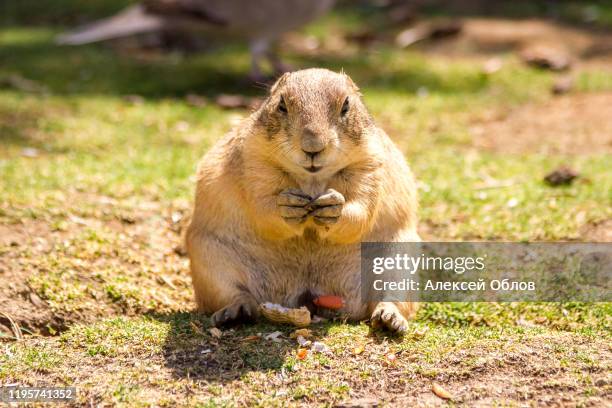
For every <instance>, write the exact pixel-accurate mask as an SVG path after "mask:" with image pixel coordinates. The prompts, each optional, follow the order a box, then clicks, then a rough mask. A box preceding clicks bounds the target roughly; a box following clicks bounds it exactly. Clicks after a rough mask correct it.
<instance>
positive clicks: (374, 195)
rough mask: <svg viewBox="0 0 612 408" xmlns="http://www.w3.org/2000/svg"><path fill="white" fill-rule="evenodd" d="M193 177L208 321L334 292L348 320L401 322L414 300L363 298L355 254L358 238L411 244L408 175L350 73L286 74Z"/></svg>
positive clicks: (194, 236) (196, 252)
mask: <svg viewBox="0 0 612 408" xmlns="http://www.w3.org/2000/svg"><path fill="white" fill-rule="evenodd" d="M197 180H198V181H197V190H196V195H195V208H194V211H193V216H192V219H191V224H190V226H189V228H188V230H187V233H186V244H187V251H188V254H189V258H190V262H191V275H192V279H193V286H194V289H195V298H196V301H197V305H198V308H199V310H201V311H202V312H205V313H212V317H211V320H212V323H213V324H214V325H217V326H218V325H223V324H226V323H231V322H234V321H238V320H248V319H255V318H257V317H258V313H259V312H258V310H259V309H258V308H259V304H260V303H262V302H272V303H278V304H281V305H283V306H286V307H298V306H301V305H304V304H305V303H308V302H309V301H310V300H311V299H313V298H314V297H317V296H319V295H337V296H340V297H342V298H343V299H344V302H345V304H344V307H343V309H342V310H341V311H342V313H343V314H344V315H345V316H347V317H348V318H350V319H352V320H363V319H367V318H370V320H371V322H372V324H373V326H375V327H384V328H387V329H389V330H391V331H399V332H401V331H404V330H406V328H407V320H406V319H408V318H411V317H413V316H414V314H415V313H416V309H417V305H418V304H417V303H410V302H401V303H399V302H396V303H390V302H379V303H364V302H362V301H361V292H360V291H361V276H360V275H361V272H360V256H359V255H360V242H362V241H366V242H398V241H418V240H419V236H418V234H417V232H416V225H417V218H416V208H417V198H416V188H415V182H414V179H413V176H412V173H411V171H410V169H409V167H408V165H407V163H406V161H405V159H404V156H403V155H402V153H401V152H400V151H399V150H398V149H397V147H396V146H395V145H394V144H393V142H392V141H391V140H390V139H389V137H388V136H387V135H386V134H385V132H384V131H383V130H382V129H380V128H379V127H377V126H376V124H375V123H374V120H373V119H372V117H371V116H370V114H369V113H368V111H367V110H366V107H365V106H364V104H363V102H362V100H361V95H360V93H359V89H358V88H357V86H356V85H355V84H354V83H353V81H352V80H351V79H350V78H349V77H348V76H347V75H345V74H344V73H334V72H331V71H329V70H326V69H307V70H303V71H297V72H292V73H287V74H284V75H283V76H282V77H280V78H279V79H278V80H277V82H276V83H275V84H274V85H273V86H272V88H271V89H270V93H269V96H268V98H267V99H266V100H265V102H264V103H263V104H262V105H261V107H260V108H259V109H258V110H257V111H255V112H254V113H252V114H251V115H250V116H249V117H248V118H246V119H244V120H243V121H242V122H241V123H240V124H239V125H238V126H237V127H236V128H235V129H234V130H232V131H231V132H230V133H229V134H228V135H227V136H225V137H224V138H223V139H222V140H221V141H219V142H218V143H217V144H216V145H215V146H214V147H213V148H212V149H211V150H210V151H209V152H208V153H207V154H206V155H205V156H204V158H203V159H202V160H201V162H200V164H199V167H198V171H197Z"/></svg>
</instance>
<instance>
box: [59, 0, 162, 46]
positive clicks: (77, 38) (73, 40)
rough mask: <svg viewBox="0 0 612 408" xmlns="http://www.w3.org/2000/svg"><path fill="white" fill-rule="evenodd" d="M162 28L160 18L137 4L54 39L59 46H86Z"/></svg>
mask: <svg viewBox="0 0 612 408" xmlns="http://www.w3.org/2000/svg"><path fill="white" fill-rule="evenodd" d="M163 26H164V19H163V18H162V17H159V16H155V15H151V14H148V13H147V12H146V10H145V8H144V7H143V6H142V5H140V4H137V5H135V6H132V7H129V8H127V9H125V10H123V11H122V12H120V13H119V14H116V15H114V16H112V17H109V18H105V19H103V20H99V21H96V22H94V23H91V24H88V25H87V26H85V27H82V28H78V29H76V30H74V31H70V32H67V33H64V34H61V35H59V36H58V37H57V38H56V43H58V44H61V45H80V44H88V43H93V42H98V41H104V40H110V39H113V38H119V37H125V36H128V35H132V34H138V33H144V32H148V31H155V30H158V29H160V28H163Z"/></svg>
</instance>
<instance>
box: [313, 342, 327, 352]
mask: <svg viewBox="0 0 612 408" xmlns="http://www.w3.org/2000/svg"><path fill="white" fill-rule="evenodd" d="M312 351H315V352H317V353H328V352H329V347H327V345H326V344H324V343H321V342H320V341H315V342H314V343H312Z"/></svg>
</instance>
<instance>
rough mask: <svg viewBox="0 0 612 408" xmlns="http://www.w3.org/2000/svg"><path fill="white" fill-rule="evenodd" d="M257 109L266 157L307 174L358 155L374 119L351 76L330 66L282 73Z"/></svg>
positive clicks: (334, 167)
mask: <svg viewBox="0 0 612 408" xmlns="http://www.w3.org/2000/svg"><path fill="white" fill-rule="evenodd" d="M257 115H258V121H257V123H258V124H259V125H260V126H262V128H263V132H261V138H262V139H263V140H260V141H259V142H260V143H263V144H265V145H266V148H265V149H264V150H265V151H266V152H267V155H268V156H269V157H268V159H269V160H271V161H273V162H275V163H277V164H278V165H279V166H281V167H282V168H284V169H285V170H286V171H288V172H290V173H292V174H296V175H298V176H303V177H306V176H309V175H310V176H319V175H322V174H333V173H335V172H337V171H339V170H341V169H342V168H344V167H346V166H348V165H349V164H351V163H352V162H354V161H356V160H358V159H359V158H360V156H363V154H362V153H363V152H364V151H365V144H366V141H365V140H364V138H365V134H366V130H367V128H368V127H369V126H371V124H372V121H371V119H370V115H369V114H368V112H367V110H366V108H365V106H364V105H363V103H362V101H361V95H360V93H359V89H358V88H357V86H356V85H355V84H354V83H353V81H352V80H351V78H350V77H349V76H348V75H345V74H344V73H335V72H332V71H329V70H326V69H307V70H303V71H297V72H292V73H287V74H284V75H283V76H282V77H281V78H279V79H278V81H277V82H276V83H275V84H274V85H273V86H272V88H271V90H270V95H269V97H268V99H267V100H266V102H265V103H264V104H263V106H262V107H261V109H260V110H259V111H258V113H257Z"/></svg>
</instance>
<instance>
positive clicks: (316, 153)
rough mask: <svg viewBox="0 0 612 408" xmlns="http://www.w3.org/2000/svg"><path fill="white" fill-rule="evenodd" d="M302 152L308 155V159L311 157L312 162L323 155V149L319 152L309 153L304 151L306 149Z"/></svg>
mask: <svg viewBox="0 0 612 408" xmlns="http://www.w3.org/2000/svg"><path fill="white" fill-rule="evenodd" d="M302 151H303V152H304V153H306V156H308V157H310V158H311V159H312V160H314V158H315V157H317V155H318V154H319V153H321V152H322V151H323V149H321V150H319V151H318V152H309V151H307V150H304V149H302Z"/></svg>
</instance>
